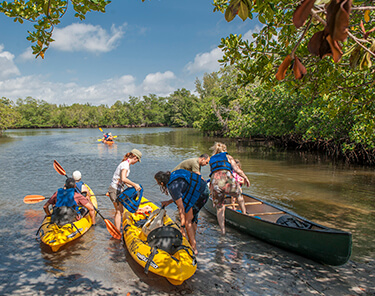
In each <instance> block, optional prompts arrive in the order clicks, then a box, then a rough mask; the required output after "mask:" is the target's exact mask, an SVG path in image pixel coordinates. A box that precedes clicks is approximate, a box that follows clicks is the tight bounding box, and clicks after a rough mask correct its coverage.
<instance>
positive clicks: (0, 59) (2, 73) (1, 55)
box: [0, 44, 20, 79]
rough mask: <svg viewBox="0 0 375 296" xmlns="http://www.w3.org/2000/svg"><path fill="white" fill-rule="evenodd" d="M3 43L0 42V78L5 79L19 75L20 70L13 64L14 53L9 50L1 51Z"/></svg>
mask: <svg viewBox="0 0 375 296" xmlns="http://www.w3.org/2000/svg"><path fill="white" fill-rule="evenodd" d="M3 50H4V45H2V44H0V79H7V78H9V77H14V76H18V75H20V71H19V70H18V68H17V66H16V65H15V64H14V62H13V60H14V55H13V54H11V53H10V52H9V51H3Z"/></svg>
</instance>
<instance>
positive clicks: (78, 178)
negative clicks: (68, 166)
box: [73, 171, 82, 181]
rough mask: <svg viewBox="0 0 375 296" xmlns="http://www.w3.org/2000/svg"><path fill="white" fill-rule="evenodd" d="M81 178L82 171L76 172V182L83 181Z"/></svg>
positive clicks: (74, 175)
mask: <svg viewBox="0 0 375 296" xmlns="http://www.w3.org/2000/svg"><path fill="white" fill-rule="evenodd" d="M81 178H82V175H81V172H80V171H74V172H73V179H74V180H75V181H79V180H81Z"/></svg>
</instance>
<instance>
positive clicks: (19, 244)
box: [0, 128, 375, 295]
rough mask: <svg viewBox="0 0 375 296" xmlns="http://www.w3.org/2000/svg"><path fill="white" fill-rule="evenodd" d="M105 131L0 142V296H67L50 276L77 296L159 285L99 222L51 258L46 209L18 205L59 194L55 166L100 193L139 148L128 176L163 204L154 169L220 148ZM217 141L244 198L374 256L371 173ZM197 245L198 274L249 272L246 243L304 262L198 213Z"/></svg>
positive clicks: (106, 212)
mask: <svg viewBox="0 0 375 296" xmlns="http://www.w3.org/2000/svg"><path fill="white" fill-rule="evenodd" d="M105 131H106V130H105ZM108 131H111V132H112V134H113V135H117V138H116V139H115V140H116V143H115V144H114V145H113V146H107V145H105V144H102V143H101V142H98V141H97V140H98V139H100V138H101V136H102V133H101V132H100V131H99V130H98V129H33V130H7V131H6V132H5V133H4V134H3V136H0V223H1V229H0V252H1V259H0V271H1V275H0V282H1V283H7V286H6V287H4V286H0V294H1V295H5V294H9V295H11V294H16V293H20V294H24V295H43V293H42V292H40V291H46V290H48V289H52V290H51V291H50V293H49V294H51V295H53V294H56V295H64V294H65V292H66V291H65V292H64V290H59V289H61V287H64V284H61V282H58V281H54V280H52V279H56V278H63V281H64V283H65V285H68V286H69V283H70V282H73V281H77V280H80V281H81V282H80V283H81V285H83V286H85V285H87V287H88V288H87V289H88V290H87V291H86V292H87V293H82V291H81V292H80V293H78V292H77V291H74V288H72V287H70V290H69V293H76V294H82V295H83V294H90V291H91V290H93V289H99V288H100V289H101V291H102V293H101V294H100V295H115V294H116V293H117V290H116V288H115V287H118V286H124V281H125V278H127V279H128V281H127V282H126V284H127V285H130V286H131V285H134V286H137V287H138V289H139V287H140V285H139V282H142V284H145V285H146V286H147V287H146V286H145V287H144V291H147V289H149V287H150V286H152V285H153V283H154V284H155V282H158V281H163V279H162V280H160V278H158V277H156V276H154V277H153V276H152V275H150V278H151V279H153V280H154V281H151V282H148V281H147V278H145V275H142V270H141V269H140V268H138V266H136V263H135V262H134V261H132V258H131V257H130V256H129V254H128V253H127V252H126V250H125V249H124V247H123V245H122V244H121V242H119V241H116V240H114V239H111V237H110V235H109V233H108V232H107V229H106V227H105V224H104V222H103V221H102V219H101V218H100V217H97V223H98V225H97V226H96V227H95V228H92V229H90V231H89V232H87V233H86V234H85V235H84V236H83V237H81V238H80V239H79V240H78V241H77V242H73V243H71V244H70V245H69V246H66V247H63V248H62V249H61V250H60V251H59V252H57V253H52V252H51V251H50V250H49V249H48V248H47V247H46V246H44V245H43V244H41V243H40V241H39V239H38V237H36V235H35V234H36V231H37V230H38V228H39V226H40V224H41V222H42V220H43V217H44V212H43V210H42V206H43V204H44V202H40V203H38V204H33V205H30V204H24V203H23V198H24V196H26V195H29V194H40V195H44V196H46V197H50V196H51V195H52V194H53V193H54V192H55V191H56V190H57V189H58V188H60V187H62V186H63V184H64V181H65V177H63V176H61V175H59V174H58V173H57V172H56V171H55V170H54V168H53V161H54V159H56V160H57V161H58V162H59V163H60V164H61V165H62V167H63V168H64V169H65V170H66V172H67V174H68V175H71V174H72V172H73V171H75V170H80V171H81V173H82V176H83V177H82V179H83V181H84V182H85V183H87V184H88V185H89V186H90V187H91V188H92V190H93V191H94V192H95V193H96V194H98V195H102V194H105V193H106V191H107V188H108V186H109V184H110V180H111V178H112V175H113V172H114V170H115V169H116V167H117V165H118V164H119V163H120V162H121V160H122V157H123V156H124V154H126V153H127V152H129V151H130V150H131V149H133V148H137V149H138V150H140V151H141V152H142V153H143V157H142V162H141V163H137V164H135V165H134V166H132V167H131V173H130V176H129V178H130V179H131V180H133V181H135V182H137V183H140V184H141V185H142V186H143V188H144V195H145V196H146V197H147V198H148V199H150V200H151V201H153V202H155V203H156V204H157V205H160V202H161V201H162V200H166V199H168V197H166V196H165V195H163V194H162V193H161V192H160V190H159V187H158V186H157V185H156V183H155V181H154V178H153V176H154V174H155V173H156V172H157V171H159V170H162V171H167V170H172V169H173V168H174V167H175V166H176V165H177V164H178V163H179V162H181V161H182V160H184V159H187V158H191V157H198V156H199V155H200V154H202V153H208V154H211V151H210V150H209V149H210V147H211V146H212V145H213V144H214V141H215V140H219V139H214V138H207V137H204V136H202V135H201V134H200V133H199V132H198V131H196V130H193V129H173V128H134V129H131V128H127V129H120V128H118V129H111V130H108ZM222 141H224V142H225V143H226V144H227V146H228V152H229V153H230V154H231V155H232V156H233V157H235V158H238V159H240V161H241V164H242V169H243V170H244V172H245V173H246V175H247V176H248V177H249V179H250V181H251V186H250V187H248V188H247V187H244V192H245V193H248V194H251V195H254V196H257V197H260V198H262V199H265V200H267V201H270V202H272V203H275V204H278V205H281V206H283V207H285V208H287V209H290V210H292V211H294V212H296V213H298V214H299V215H301V216H304V217H306V218H308V219H309V220H312V221H314V222H317V223H319V224H323V225H325V226H328V227H332V228H338V229H342V230H346V231H350V232H351V233H352V234H353V250H352V257H351V260H352V261H355V262H359V263H360V262H365V261H368V260H373V259H374V258H375V247H374V246H375V172H374V168H367V167H359V166H348V165H345V164H343V163H337V162H336V163H334V162H332V161H330V160H327V159H326V158H324V157H323V156H319V155H317V154H309V153H297V152H291V151H280V150H278V149H275V148H272V147H264V146H259V145H255V146H254V145H252V146H248V145H246V144H239V143H237V142H236V141H234V140H222ZM208 174H209V167H208V166H205V167H203V168H202V175H203V176H204V177H205V178H207V177H208ZM97 199H98V208H99V210H100V211H101V213H102V215H103V216H104V217H106V218H109V219H110V220H111V221H113V214H114V211H113V206H112V203H111V202H110V200H109V198H108V197H105V196H98V197H97ZM175 211H176V207H175V206H174V205H173V204H172V205H170V206H169V207H168V210H167V213H168V214H169V215H170V216H171V217H174V214H175ZM197 243H198V250H199V251H200V254H199V255H198V262H199V261H200V262H201V265H200V266H199V265H198V269H200V270H204V269H205V266H211V267H212V266H219V267H218V270H217V273H218V274H220V265H223V264H226V262H227V263H228V262H229V263H230V264H232V263H233V262H235V263H236V264H237V265H236V268H244V267H245V266H249V265H251V264H254V262H253V260H254V259H253V257H254V256H256V255H255V254H254V253H251V252H256V251H251V252H250V251H249V249H246V248H247V245H253V246H257V247H258V248H261V250H262V252H263V253H262V254H264V253H267V252H268V250H269V252H270V253H272V254H279V251H280V252H281V253H282V254H283V258H288V260H289V258H293V260H295V261H298V260H299V259H298V258H301V257H298V256H297V257H294V256H295V255H294V254H291V253H288V252H285V251H281V250H279V249H278V248H276V247H273V246H270V245H268V244H266V243H263V242H260V241H258V240H257V239H255V238H252V237H250V236H248V235H246V234H243V233H240V232H238V231H237V230H236V229H233V228H230V227H229V226H228V227H227V235H226V238H224V237H222V236H221V235H220V231H219V227H218V225H217V222H216V219H215V218H214V217H213V216H211V215H210V214H208V213H207V212H206V211H205V210H202V212H201V215H200V221H199V230H198V235H197ZM259 250H260V249H259ZM259 253H260V251H259ZM257 255H258V257H259V256H261V255H259V254H257ZM272 256H273V255H272ZM203 257H204V258H203ZM223 258H224V259H223ZM296 258H297V259H296ZM199 259H200V260H199ZM210 262H211V263H210ZM233 270H234V269H233V267H232V271H233ZM211 272H213V271H212V270H211ZM134 274H135V275H136V276H134ZM195 277H197V275H195ZM88 279H90V280H88ZM86 281H90V284H89V285H88V284H87V282H86ZM165 282H166V281H165ZM43 283H45V284H43ZM51 283H53V284H51ZM136 283H137V284H136ZM155 285H157V284H155ZM165 285H167V284H165ZM246 285H247V284H244V283H242V284H240V288H242V289H243V291H245V292H244V295H249V294H251V288H249V287H247V286H246ZM26 286H27V289H26V288H24V287H26ZM159 288H160V287H159ZM22 289H26V290H22ZM62 289H63V288H62ZM160 289H161V291H163V288H160ZM36 291H39V292H36ZM58 291H60V292H58ZM129 291H130V290H129ZM164 291H165V290H164ZM139 293H140V292H139ZM169 293H171V292H169ZM186 293H192V294H197V291H194V285H192V286H191V287H190V290H189V291H188V292H186V291H185V292H184V293H182V294H186ZM47 294H48V293H47ZM120 294H121V293H119V295H120ZM140 294H142V293H140ZM172 294H173V293H172ZM219 294H220V293H219ZM133 295H134V294H133ZM254 295H258V294H254Z"/></svg>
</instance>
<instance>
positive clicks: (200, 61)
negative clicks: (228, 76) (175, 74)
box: [185, 47, 223, 74]
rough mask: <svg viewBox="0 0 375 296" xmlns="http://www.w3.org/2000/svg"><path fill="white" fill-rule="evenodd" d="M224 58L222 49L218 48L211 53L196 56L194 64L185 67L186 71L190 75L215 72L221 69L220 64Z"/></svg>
mask: <svg viewBox="0 0 375 296" xmlns="http://www.w3.org/2000/svg"><path fill="white" fill-rule="evenodd" d="M222 57H223V53H222V51H221V49H220V48H218V47H216V48H214V49H213V50H211V51H210V52H205V53H200V54H197V55H196V56H195V59H194V62H190V63H188V64H187V65H186V66H185V69H186V70H187V71H188V72H189V73H190V74H194V73H198V72H215V71H218V70H219V68H220V64H219V62H218V60H219V59H221V58H222Z"/></svg>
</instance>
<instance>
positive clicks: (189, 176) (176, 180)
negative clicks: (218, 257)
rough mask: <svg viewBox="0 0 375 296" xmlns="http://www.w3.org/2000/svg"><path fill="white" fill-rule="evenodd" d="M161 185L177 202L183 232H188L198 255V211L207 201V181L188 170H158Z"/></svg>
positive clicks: (156, 178)
mask: <svg viewBox="0 0 375 296" xmlns="http://www.w3.org/2000/svg"><path fill="white" fill-rule="evenodd" d="M154 178H155V180H156V182H157V183H158V185H159V186H160V190H161V192H163V193H165V194H166V195H168V194H169V195H171V197H172V200H173V201H174V202H175V203H176V205H177V208H178V212H179V217H180V221H181V233H182V234H183V235H186V234H185V229H186V233H187V235H188V238H189V242H190V245H191V247H192V248H193V250H194V253H195V254H196V255H197V254H198V250H197V244H196V240H195V233H196V229H197V227H196V225H195V226H194V225H193V224H196V223H197V222H198V213H199V211H200V210H201V209H202V207H203V206H204V204H205V203H206V202H207V199H208V195H209V190H208V187H207V183H206V182H205V181H204V180H203V178H201V176H200V175H198V174H196V173H193V172H190V171H187V170H183V169H180V170H177V171H174V172H172V173H171V172H169V171H167V172H161V171H160V172H157V173H156V174H155V176H154Z"/></svg>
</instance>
